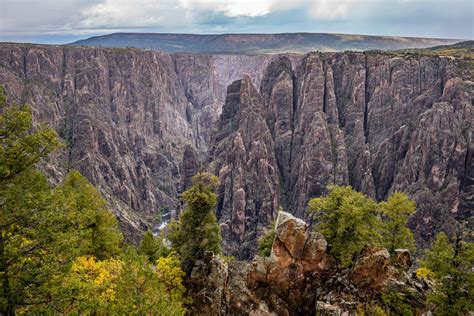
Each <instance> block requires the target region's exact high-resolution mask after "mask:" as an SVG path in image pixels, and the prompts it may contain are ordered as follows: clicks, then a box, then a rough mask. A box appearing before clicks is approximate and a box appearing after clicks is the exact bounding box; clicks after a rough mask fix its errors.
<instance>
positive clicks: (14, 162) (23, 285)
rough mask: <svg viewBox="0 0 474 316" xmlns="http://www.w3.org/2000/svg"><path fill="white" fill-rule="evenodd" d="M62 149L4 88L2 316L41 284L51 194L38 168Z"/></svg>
mask: <svg viewBox="0 0 474 316" xmlns="http://www.w3.org/2000/svg"><path fill="white" fill-rule="evenodd" d="M59 146H60V141H59V139H58V137H57V135H56V133H55V132H54V131H53V130H52V129H50V128H48V127H46V126H45V125H39V126H37V127H36V128H33V125H32V115H31V111H30V109H29V108H28V107H27V106H26V105H22V106H20V105H17V104H15V103H8V102H7V100H6V97H5V96H4V94H3V88H1V87H0V279H1V281H0V284H1V290H0V314H4V315H13V314H15V311H16V308H17V306H18V305H19V304H20V303H22V302H25V301H27V300H29V299H30V298H31V293H32V292H33V291H34V288H35V287H36V284H37V283H38V282H40V281H41V277H40V275H43V274H44V273H40V272H42V271H40V270H39V269H37V266H38V265H41V264H42V260H43V257H46V254H45V253H44V252H45V251H46V248H47V247H46V245H47V240H48V238H49V236H47V234H45V233H44V231H39V230H37V229H36V228H37V227H46V226H47V225H45V224H46V223H47V221H48V218H49V216H47V213H48V212H47V211H48V201H49V199H50V190H49V186H48V184H47V182H46V179H45V178H44V176H43V175H42V174H40V173H39V172H37V171H35V169H34V167H35V165H36V164H37V163H38V162H39V161H40V160H41V159H42V158H44V157H46V156H47V155H48V154H49V153H50V152H52V151H53V150H55V149H56V148H58V147H59Z"/></svg>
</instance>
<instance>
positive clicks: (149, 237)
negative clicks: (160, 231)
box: [138, 231, 169, 263]
mask: <svg viewBox="0 0 474 316" xmlns="http://www.w3.org/2000/svg"><path fill="white" fill-rule="evenodd" d="M138 252H139V253H140V254H141V255H144V256H146V257H147V258H148V260H149V261H150V262H151V263H154V262H156V260H158V258H161V257H165V256H167V255H168V254H169V249H168V247H166V246H165V245H164V243H163V240H162V239H161V238H160V237H155V236H153V233H152V232H151V231H146V232H145V234H144V235H143V239H142V242H141V243H140V248H139V250H138Z"/></svg>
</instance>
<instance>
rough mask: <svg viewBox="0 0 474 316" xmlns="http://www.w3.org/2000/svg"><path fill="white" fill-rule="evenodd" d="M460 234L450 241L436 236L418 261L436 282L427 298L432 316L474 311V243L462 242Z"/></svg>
mask: <svg viewBox="0 0 474 316" xmlns="http://www.w3.org/2000/svg"><path fill="white" fill-rule="evenodd" d="M463 232H464V231H463V230H460V232H459V233H458V234H457V235H456V236H455V237H454V238H453V240H450V239H449V238H448V236H447V235H446V234H445V233H439V234H438V235H437V236H436V239H435V241H434V242H433V245H432V247H431V249H430V250H429V251H428V252H427V254H426V258H425V259H424V260H423V261H422V267H423V268H426V269H429V270H430V274H431V275H433V276H434V279H435V281H436V283H435V291H433V293H432V294H431V295H430V296H429V298H428V299H429V301H430V302H431V303H432V304H433V305H434V306H435V312H436V315H469V313H472V311H473V310H474V272H473V270H472V269H473V267H474V243H473V242H469V241H466V240H464V238H463V236H462V235H463Z"/></svg>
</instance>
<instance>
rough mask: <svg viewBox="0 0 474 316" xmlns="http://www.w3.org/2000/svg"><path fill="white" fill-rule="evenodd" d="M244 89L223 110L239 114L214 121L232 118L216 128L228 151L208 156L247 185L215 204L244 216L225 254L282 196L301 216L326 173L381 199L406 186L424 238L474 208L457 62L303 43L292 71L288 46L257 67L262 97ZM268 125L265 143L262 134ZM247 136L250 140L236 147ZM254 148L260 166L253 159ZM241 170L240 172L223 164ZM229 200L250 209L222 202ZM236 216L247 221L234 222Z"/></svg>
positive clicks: (468, 113) (464, 93)
mask: <svg viewBox="0 0 474 316" xmlns="http://www.w3.org/2000/svg"><path fill="white" fill-rule="evenodd" d="M241 82H242V81H241ZM243 82H246V83H247V82H249V81H248V80H247V81H246V80H245V79H244V81H243ZM248 84H250V83H248ZM231 90H232V91H231ZM247 90H249V89H246V90H240V91H235V90H233V89H229V91H228V93H229V97H228V100H227V102H226V105H225V107H224V109H226V108H231V109H232V110H233V111H234V112H235V113H233V114H232V118H229V117H227V116H226V115H225V113H223V115H222V116H221V123H222V122H226V121H229V120H230V121H231V122H232V124H234V125H233V126H234V127H233V130H232V132H230V133H229V130H230V129H229V128H227V127H226V126H228V124H221V125H219V128H220V131H226V132H225V140H221V138H222V137H223V136H222V132H220V133H218V134H217V135H218V136H217V138H216V139H217V140H216V143H217V144H218V147H219V148H220V152H221V153H223V154H222V155H221V156H219V155H217V157H216V156H211V157H212V158H213V159H214V162H218V163H217V164H212V166H213V167H215V169H214V171H215V172H216V173H219V174H224V175H225V176H224V179H227V177H230V178H231V180H230V183H231V185H230V186H232V187H233V188H243V192H235V191H232V190H227V189H225V190H224V191H221V195H220V197H221V200H222V201H224V202H223V204H220V205H219V206H218V212H221V213H222V214H225V215H224V218H226V219H227V218H230V219H231V220H230V225H231V227H236V226H239V229H238V230H232V229H230V230H231V231H233V233H234V235H232V236H233V237H232V238H229V240H230V241H231V242H232V241H235V245H234V249H233V251H231V253H233V254H235V255H237V256H239V257H240V256H242V254H244V253H245V252H243V249H248V245H247V244H245V243H242V240H247V239H248V240H253V241H254V240H255V238H254V237H253V236H254V234H255V221H261V220H263V219H265V218H268V219H269V220H270V219H272V218H273V216H274V214H275V212H276V210H277V209H278V207H279V206H282V207H283V208H284V209H286V210H289V211H291V212H292V213H293V214H297V215H298V216H300V217H304V216H305V215H306V214H305V208H306V205H307V201H308V199H309V198H311V197H314V196H319V195H322V194H324V193H325V192H326V186H327V185H328V184H350V185H352V186H353V187H354V188H356V189H357V190H359V191H362V192H364V193H365V194H367V195H369V196H372V197H374V198H377V199H384V198H386V197H387V196H388V195H389V194H391V193H392V192H394V191H404V192H406V193H408V194H409V195H410V196H411V197H412V198H414V199H415V200H416V201H417V208H418V211H417V214H416V215H415V216H414V218H413V219H412V220H411V225H412V228H414V230H415V235H416V238H417V240H418V242H419V243H420V244H422V245H425V242H426V241H428V240H430V239H431V238H432V237H433V236H434V234H435V232H436V231H438V230H440V229H442V230H446V231H450V230H452V229H453V228H454V225H455V223H456V219H459V218H466V217H471V216H472V210H473V208H474V205H473V203H472V202H473V200H472V176H471V175H470V173H471V172H470V171H469V170H471V169H472V167H473V166H472V164H473V163H472V154H471V152H472V150H471V149H469V148H470V147H471V146H472V140H471V138H472V131H473V126H472V121H473V109H472V98H473V84H472V82H470V81H467V80H466V81H464V80H463V79H462V78H459V77H457V73H456V66H455V64H453V63H452V62H448V61H446V60H444V59H433V58H424V57H422V58H417V59H402V58H398V57H388V56H384V55H372V54H359V53H347V54H329V55H318V54H309V55H306V56H305V57H304V58H303V59H302V61H301V62H300V63H299V64H298V66H297V67H296V69H295V70H293V69H292V67H291V62H290V60H289V59H288V58H286V57H284V56H283V57H279V58H276V59H275V60H273V61H272V62H271V63H270V64H269V66H268V67H267V68H266V70H265V72H264V76H263V79H262V83H261V87H260V97H261V98H262V99H263V101H261V100H260V99H259V96H258V95H253V94H249V93H247ZM250 90H252V91H254V90H255V89H252V88H250ZM236 93H239V95H238V96H234V95H235V94H236ZM249 99H251V100H254V99H255V100H257V99H258V100H260V101H259V102H257V103H256V104H255V105H254V106H253V107H252V108H253V109H257V108H258V109H262V108H263V109H265V111H266V112H265V111H261V110H260V111H259V112H258V113H255V114H254V115H243V113H244V112H245V113H246V112H247V106H246V105H245V104H246V103H247V102H248V100H249ZM262 102H263V105H261V103H262ZM234 117H238V118H239V119H233V118H234ZM264 118H265V119H264ZM255 133H256V135H255ZM268 133H270V134H271V137H270V140H268V141H266V142H264V143H265V144H267V145H266V146H264V147H263V148H264V150H262V149H261V148H262V146H259V144H260V142H259V138H261V137H264V135H267V134H268ZM242 139H244V143H247V142H248V141H250V143H249V144H251V145H253V147H252V146H250V145H247V146H243V147H239V146H236V145H235V144H236V143H240V141H241V140H242ZM245 140H247V141H245ZM225 144H227V145H225ZM223 146H224V147H225V148H222V147H223ZM262 153H264V154H262ZM252 159H259V160H260V161H261V163H262V164H263V163H265V165H266V166H268V167H267V169H263V168H261V169H258V168H255V167H254V165H255V164H252V163H251V162H252V161H253V160H252ZM221 161H225V162H230V163H228V164H219V162H221ZM246 163H247V164H246ZM229 170H230V171H229ZM237 170H238V172H239V176H233V175H230V176H229V175H228V174H229V172H235V171H237ZM255 170H256V171H255ZM266 170H269V171H270V170H271V172H269V171H266ZM275 173H276V174H277V176H276V177H275ZM242 174H244V175H246V176H242ZM249 178H250V181H251V184H249V183H248V182H249ZM242 179H244V180H242ZM225 181H227V182H229V181H228V180H225ZM468 183H471V184H468ZM268 185H269V186H270V187H272V188H273V190H266V187H267V186H268ZM221 187H225V188H227V187H229V184H221ZM245 188H247V189H245ZM253 192H258V193H259V194H261V195H256V194H254V193H253ZM249 193H250V194H249ZM275 196H276V197H278V198H273V199H270V200H269V198H268V197H275ZM236 200H238V201H240V202H239V203H238V205H239V206H241V205H243V206H246V207H245V211H241V210H237V209H236V208H235V207H231V206H229V205H226V204H225V202H226V201H234V202H235V201H236ZM268 201H272V203H273V204H272V205H274V206H273V207H272V208H271V209H270V213H269V211H268V209H266V205H269V202H268ZM275 206H276V207H275ZM258 214H259V215H258ZM256 215H257V216H256ZM234 216H238V218H241V219H243V218H248V220H246V221H245V225H244V224H242V221H239V222H238V224H237V223H235V224H234V226H232V224H233V222H232V218H233V217H234ZM247 236H248V237H247ZM244 256H245V255H244Z"/></svg>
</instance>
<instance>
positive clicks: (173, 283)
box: [155, 253, 185, 293]
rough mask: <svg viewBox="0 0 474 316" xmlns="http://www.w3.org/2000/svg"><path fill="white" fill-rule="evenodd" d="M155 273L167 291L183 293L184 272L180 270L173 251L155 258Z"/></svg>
mask: <svg viewBox="0 0 474 316" xmlns="http://www.w3.org/2000/svg"><path fill="white" fill-rule="evenodd" d="M155 273H156V275H157V276H158V279H159V280H160V283H161V284H163V285H164V286H165V288H166V289H167V290H168V291H173V292H176V293H184V290H185V289H184V286H183V277H184V275H185V273H184V272H183V270H181V266H180V261H179V259H178V257H177V256H176V254H175V253H171V254H170V255H169V256H168V257H161V258H158V260H156V264H155Z"/></svg>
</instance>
